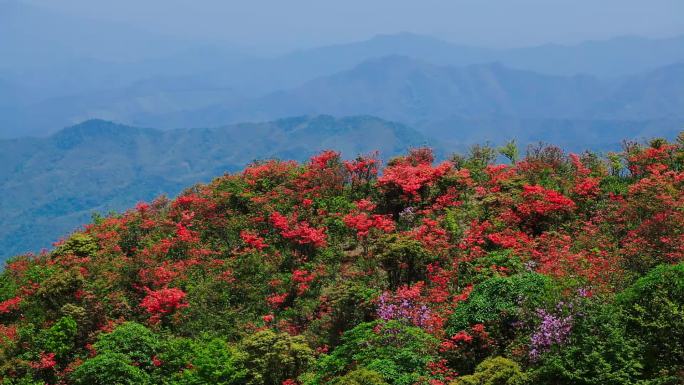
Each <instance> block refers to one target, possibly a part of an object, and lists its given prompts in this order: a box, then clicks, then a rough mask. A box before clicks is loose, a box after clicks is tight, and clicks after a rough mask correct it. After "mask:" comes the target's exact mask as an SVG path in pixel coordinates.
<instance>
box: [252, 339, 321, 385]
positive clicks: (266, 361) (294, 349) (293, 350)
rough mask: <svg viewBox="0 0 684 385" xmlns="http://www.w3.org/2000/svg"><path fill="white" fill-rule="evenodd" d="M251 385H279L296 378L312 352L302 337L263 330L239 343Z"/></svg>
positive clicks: (311, 357)
mask: <svg viewBox="0 0 684 385" xmlns="http://www.w3.org/2000/svg"><path fill="white" fill-rule="evenodd" d="M240 350H242V351H243V352H244V353H245V356H244V365H245V367H246V369H247V373H248V374H247V377H248V378H249V381H248V384H250V385H281V383H282V382H283V381H284V380H286V379H291V378H296V377H297V376H298V375H299V374H301V373H302V372H304V371H305V370H306V369H307V367H308V366H309V364H310V363H311V362H312V361H313V351H312V350H311V348H309V346H308V345H307V343H306V341H305V340H304V338H303V337H301V336H296V337H293V336H291V335H289V334H287V333H275V332H273V331H272V330H264V331H261V332H258V333H255V334H252V335H250V336H248V337H247V338H245V339H244V340H243V341H242V342H241V343H240Z"/></svg>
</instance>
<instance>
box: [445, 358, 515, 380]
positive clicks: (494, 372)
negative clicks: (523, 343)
mask: <svg viewBox="0 0 684 385" xmlns="http://www.w3.org/2000/svg"><path fill="white" fill-rule="evenodd" d="M526 380H527V377H526V376H525V374H524V373H523V372H522V371H521V370H520V365H518V364H517V363H516V362H515V361H512V360H509V359H507V358H503V357H494V358H488V359H486V360H484V361H482V362H481V363H480V364H479V365H477V368H475V373H473V374H471V375H468V376H463V377H460V378H459V379H458V380H456V381H454V382H452V383H451V385H522V384H525V383H526Z"/></svg>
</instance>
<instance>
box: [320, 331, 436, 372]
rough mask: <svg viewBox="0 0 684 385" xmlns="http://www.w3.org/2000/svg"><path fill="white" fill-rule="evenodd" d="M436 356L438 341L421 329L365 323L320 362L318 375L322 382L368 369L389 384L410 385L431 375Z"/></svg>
mask: <svg viewBox="0 0 684 385" xmlns="http://www.w3.org/2000/svg"><path fill="white" fill-rule="evenodd" d="M436 352H437V340H436V339H435V338H434V337H432V336H431V335H429V334H427V333H425V332H424V331H423V330H422V329H419V328H417V327H412V326H407V325H405V324H404V323H401V322H399V321H388V322H384V321H375V322H366V323H362V324H360V325H358V326H357V327H355V328H354V329H352V330H350V331H348V332H346V333H345V334H344V336H343V337H342V344H341V345H340V346H338V347H337V348H336V349H335V350H333V352H332V353H331V354H330V355H328V356H324V357H323V358H321V359H320V360H319V362H318V365H317V367H316V374H317V378H318V379H319V380H321V381H322V380H324V379H327V378H335V377H339V376H342V375H344V374H345V373H346V372H348V371H350V370H354V369H359V368H365V369H369V370H372V371H375V372H377V373H379V374H380V376H381V377H382V378H383V379H384V380H385V381H386V382H387V383H388V384H392V385H410V384H413V383H414V382H416V381H417V380H418V379H419V378H420V377H421V376H425V375H427V374H428V372H427V370H426V366H427V364H428V362H430V361H431V360H432V359H433V356H434V355H435V353H436ZM357 366H358V368H357Z"/></svg>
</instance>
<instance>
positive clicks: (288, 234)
mask: <svg viewBox="0 0 684 385" xmlns="http://www.w3.org/2000/svg"><path fill="white" fill-rule="evenodd" d="M270 220H271V223H272V224H273V226H274V227H275V228H276V229H278V230H279V231H280V235H282V236H283V238H285V239H292V240H294V241H295V242H297V243H298V244H300V245H313V246H315V247H325V246H326V244H327V236H326V234H325V228H320V229H316V228H313V227H311V225H309V223H307V222H304V221H301V222H298V223H295V224H294V225H291V224H290V221H289V220H288V219H287V218H286V217H285V216H283V215H282V214H280V213H279V212H277V211H274V212H273V213H271V216H270Z"/></svg>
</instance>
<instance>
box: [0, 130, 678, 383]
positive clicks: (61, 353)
mask: <svg viewBox="0 0 684 385" xmlns="http://www.w3.org/2000/svg"><path fill="white" fill-rule="evenodd" d="M499 152H500V153H501V154H503V155H504V156H506V157H507V158H509V160H510V164H497V165H495V164H493V162H494V160H495V159H496V158H497V151H495V150H494V149H492V148H489V147H486V146H485V147H474V148H473V149H472V150H471V151H470V153H469V154H468V155H467V156H453V157H452V158H451V159H450V160H449V161H445V162H443V163H440V164H434V161H433V156H432V153H431V151H429V150H427V149H415V150H412V151H410V152H409V154H407V155H405V156H402V157H398V158H394V159H393V160H391V161H389V162H388V164H387V165H386V167H385V168H384V169H383V170H382V171H381V172H380V171H379V161H378V160H377V159H376V158H375V157H374V156H367V157H359V158H357V159H356V160H354V161H343V160H342V159H341V158H340V156H339V154H337V153H335V152H330V151H328V152H323V153H321V154H319V155H317V156H314V157H313V158H312V159H311V160H310V161H308V162H307V163H305V164H297V163H295V162H282V161H276V160H272V161H263V162H256V163H254V164H252V165H250V166H249V167H247V168H246V169H245V170H244V171H243V172H241V173H239V174H233V175H225V176H223V177H219V178H217V179H215V180H214V181H213V182H211V183H209V184H207V185H198V186H195V187H193V188H191V189H189V190H187V191H185V192H184V193H182V194H181V195H180V196H179V197H178V198H177V199H175V200H172V201H171V200H168V199H164V198H160V199H157V200H155V201H153V202H151V203H149V204H147V203H141V204H139V205H138V206H137V207H136V208H135V209H133V210H130V211H128V212H126V213H124V214H121V215H113V216H109V217H100V218H96V220H95V221H94V222H93V223H92V224H90V225H88V226H87V227H86V228H85V229H84V230H83V231H81V232H77V233H74V234H72V235H71V236H70V237H69V238H67V239H65V240H64V241H61V242H60V243H59V244H58V245H57V246H56V248H55V249H54V250H53V251H52V252H49V253H44V254H41V255H37V256H19V257H15V258H13V259H11V260H10V261H8V262H7V264H6V268H5V271H4V272H3V274H2V275H1V276H0V377H1V378H2V381H3V383H4V384H17V385H18V384H226V385H227V384H249V385H281V384H283V385H294V384H302V385H322V384H334V385H343V384H344V385H411V384H426V385H427V384H429V385H439V384H454V385H470V384H491V385H494V384H497V385H498V384H508V385H513V384H549V385H552V384H553V385H556V384H568V385H569V384H596V385H598V384H601V385H606V384H609V385H610V384H615V385H623V384H641V385H647V384H648V385H655V384H659V385H661V384H681V383H682V381H684V262H682V260H683V259H684V211H683V208H684V194H683V192H684V189H683V187H684V136H681V137H680V139H679V140H678V141H676V142H674V143H669V142H667V141H665V140H653V141H651V142H650V143H649V144H647V145H638V144H634V143H626V144H625V148H624V152H623V153H621V154H611V155H609V156H608V157H607V158H606V159H603V158H600V157H598V156H596V155H595V154H591V153H584V154H582V155H574V154H569V155H565V154H564V153H563V152H562V151H561V150H560V149H558V148H555V147H549V146H538V147H533V148H530V149H528V152H527V154H526V156H525V157H524V158H523V159H519V158H518V155H517V149H516V147H515V145H513V144H510V145H507V146H505V147H503V148H501V149H499Z"/></svg>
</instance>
